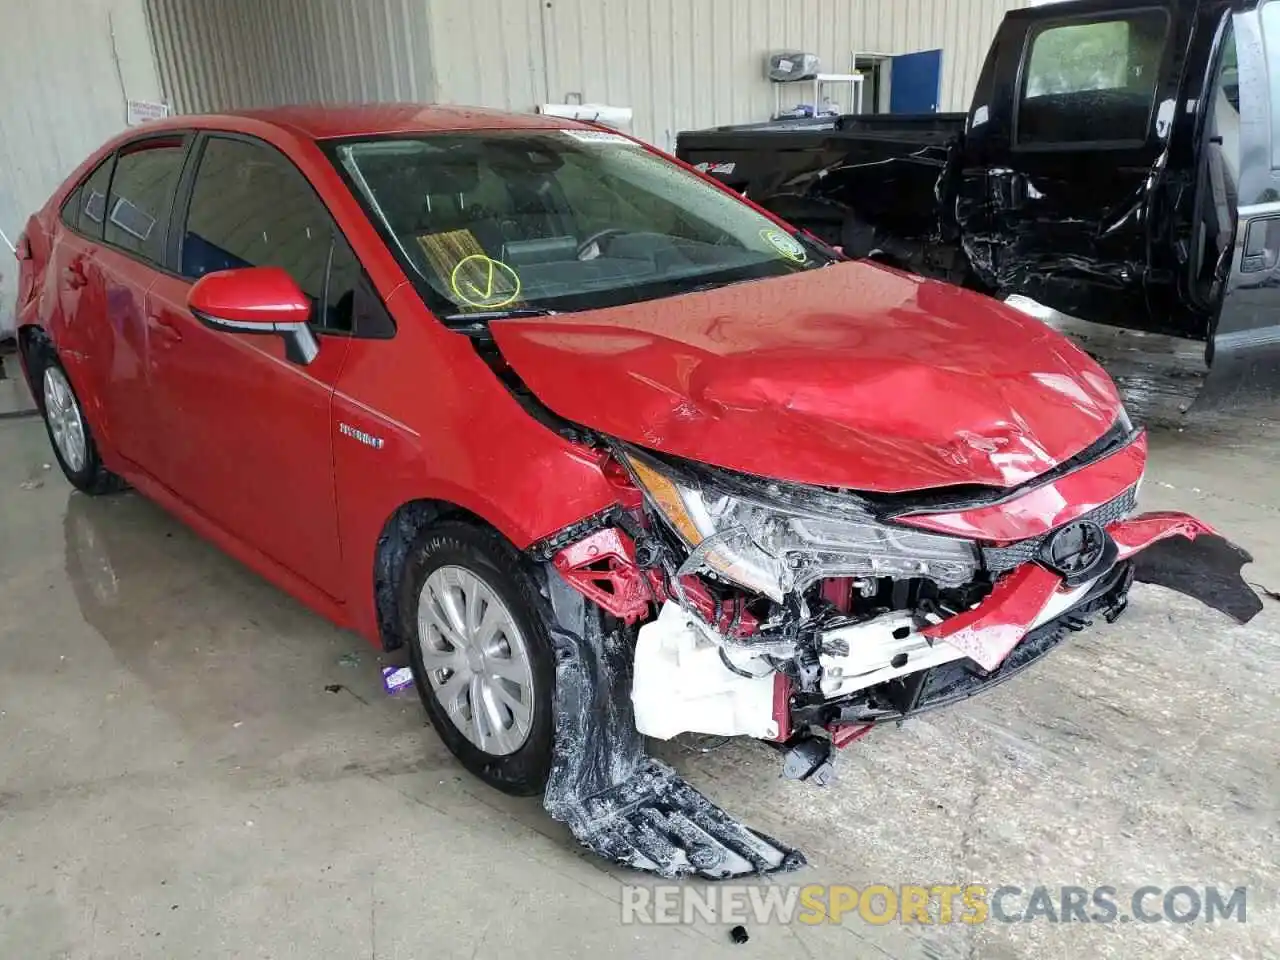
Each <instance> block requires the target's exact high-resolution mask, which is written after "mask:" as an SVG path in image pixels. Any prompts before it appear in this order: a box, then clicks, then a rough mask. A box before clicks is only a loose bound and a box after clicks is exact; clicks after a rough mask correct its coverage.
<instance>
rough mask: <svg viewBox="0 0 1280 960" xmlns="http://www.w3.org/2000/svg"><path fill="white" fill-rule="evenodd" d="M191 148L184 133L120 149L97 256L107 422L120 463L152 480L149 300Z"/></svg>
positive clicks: (99, 351)
mask: <svg viewBox="0 0 1280 960" xmlns="http://www.w3.org/2000/svg"><path fill="white" fill-rule="evenodd" d="M187 140H188V137H187V135H185V134H183V133H181V132H179V133H166V134H162V135H157V136H147V137H142V138H140V139H138V140H133V141H131V142H129V143H126V144H124V145H123V146H121V147H120V149H119V150H118V151H117V152H116V162H115V168H114V170H113V172H112V176H111V183H110V187H109V189H108V192H107V198H106V207H105V223H104V226H103V234H102V242H101V243H100V244H99V245H98V248H97V253H96V255H95V260H96V263H97V266H98V269H99V272H100V275H101V278H102V285H103V301H104V302H103V310H102V314H101V315H100V316H99V317H97V318H96V321H95V323H96V329H97V331H98V334H97V342H96V346H95V350H94V355H93V365H94V367H95V369H96V370H98V371H99V375H100V377H101V379H102V382H103V384H104V391H103V403H104V406H105V421H106V423H107V424H108V426H109V430H110V435H111V441H112V444H113V445H114V447H115V449H116V450H117V451H118V452H119V453H120V455H121V456H123V457H125V458H126V459H128V460H130V461H132V462H133V463H135V464H137V465H139V466H141V467H142V468H143V469H144V470H146V471H148V472H154V470H155V468H156V466H157V464H158V461H159V456H160V449H159V448H158V447H157V445H156V434H155V431H154V429H153V426H154V420H153V408H152V402H151V401H152V398H151V395H150V376H149V371H148V369H147V353H148V340H149V337H150V330H149V327H148V322H147V316H146V296H147V290H148V289H149V288H150V286H151V284H152V283H153V282H154V281H155V280H156V278H157V277H159V276H160V270H161V269H162V268H163V264H164V258H165V247H166V243H167V238H168V225H169V214H170V210H171V209H172V206H173V198H174V192H175V190H176V188H177V184H178V176H179V174H180V173H181V171H182V164H183V161H184V159H185V157H186V147H187Z"/></svg>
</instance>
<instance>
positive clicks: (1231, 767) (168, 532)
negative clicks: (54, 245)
mask: <svg viewBox="0 0 1280 960" xmlns="http://www.w3.org/2000/svg"><path fill="white" fill-rule="evenodd" d="M1278 441H1280V428H1277V427H1276V426H1275V425H1268V424H1263V423H1260V422H1258V421H1255V420H1248V419H1241V420H1237V421H1233V422H1225V423H1223V422H1220V423H1214V424H1196V423H1193V424H1192V425H1191V426H1189V427H1188V428H1187V429H1185V430H1184V431H1183V432H1177V431H1168V430H1166V431H1163V432H1160V433H1158V434H1156V435H1155V437H1154V438H1153V463H1152V467H1151V471H1150V474H1149V477H1148V481H1147V484H1146V486H1145V489H1144V491H1143V500H1144V506H1145V507H1146V508H1148V509H1153V508H1181V509H1187V510H1192V511H1194V512H1196V513H1197V514H1198V515H1199V516H1201V517H1203V518H1204V519H1206V520H1208V521H1210V522H1212V523H1215V524H1218V525H1220V527H1221V529H1222V530H1223V531H1224V532H1226V533H1227V534H1228V535H1230V536H1233V537H1235V538H1237V539H1238V540H1239V541H1240V542H1242V543H1244V544H1245V545H1247V546H1248V547H1249V548H1250V549H1251V550H1253V551H1254V553H1255V555H1256V557H1257V563H1256V564H1255V565H1254V566H1253V567H1252V568H1251V569H1249V573H1250V575H1251V579H1253V580H1255V581H1257V582H1259V583H1262V584H1267V585H1270V586H1271V587H1272V588H1273V589H1280V482H1277V478H1278V477H1280V442H1278ZM49 463H51V456H50V454H49V451H48V448H47V443H46V440H45V436H44V433H43V429H42V427H41V425H40V423H39V422H38V421H35V420H3V421H0V610H2V611H3V615H2V616H0V664H2V669H0V864H3V869H0V957H3V958H6V960H7V958H14V960H38V958H46V957H48V958H53V957H58V958H63V957H66V958H79V957H156V958H161V957H163V958H179V957H281V958H283V957H298V958H307V960H314V958H319V957H325V958H328V957H335V958H355V957H362V958H363V957H372V958H409V957H419V958H426V957H431V958H446V957H455V956H466V957H476V956H478V957H504V958H514V957H521V956H531V957H532V956H538V957H541V956H549V955H556V954H564V955H571V956H573V955H586V954H591V955H624V956H636V957H662V958H670V957H672V956H709V955H717V954H719V953H721V952H723V953H734V954H735V955H738V956H747V955H755V956H768V957H771V958H774V957H790V956H799V957H858V958H862V957H872V958H874V957H892V958H902V960H914V958H921V960H947V958H960V957H967V958H973V957H980V958H983V960H1004V958H1014V957H1034V958H1075V957H1126V958H1127V957H1141V958H1144V960H1157V958H1175V957H1176V958H1185V957H1215V958H1232V957H1234V958H1241V960H1243V958H1255V957H1263V958H1276V957H1280V920H1278V913H1277V885H1278V884H1280V863H1278V850H1280V843H1278V842H1277V841H1278V839H1280V838H1278V835H1277V831H1278V820H1280V768H1278V761H1277V758H1278V757H1280V698H1278V696H1277V691H1280V646H1278V645H1277V640H1278V639H1280V604H1277V603H1275V602H1272V601H1268V602H1267V608H1266V610H1265V611H1264V613H1263V614H1262V616H1260V617H1259V618H1258V619H1257V620H1256V621H1255V622H1254V623H1253V624H1252V625H1250V626H1249V627H1244V628H1241V627H1236V626H1234V625H1232V624H1230V623H1229V622H1228V621H1226V620H1225V619H1224V618H1221V617H1219V616H1217V615H1215V614H1213V613H1211V612H1209V611H1207V610H1204V609H1202V608H1200V607H1198V606H1197V605H1195V604H1194V603H1191V602H1189V601H1187V600H1185V599H1184V598H1182V597H1179V596H1177V595H1174V594H1171V593H1167V592H1164V591H1162V590H1159V589H1157V588H1153V587H1143V586H1139V587H1138V588H1136V589H1135V591H1134V594H1133V603H1132V606H1131V608H1130V611H1129V612H1128V614H1127V615H1126V617H1125V618H1124V619H1123V620H1122V621H1121V622H1120V623H1119V624H1117V625H1115V626H1114V627H1103V628H1101V629H1095V630H1093V631H1091V632H1088V633H1085V634H1083V635H1079V636H1076V637H1073V638H1072V639H1071V640H1070V641H1069V642H1068V643H1067V644H1066V645H1065V646H1064V647H1062V648H1061V649H1059V650H1057V651H1056V652H1054V653H1053V654H1052V655H1051V656H1050V657H1049V658H1048V659H1047V660H1046V661H1044V662H1042V663H1041V664H1040V665H1038V666H1037V667H1036V668H1035V669H1034V670H1032V671H1031V672H1029V673H1027V674H1024V675H1023V676H1022V677H1020V678H1018V679H1017V680H1016V681H1014V682H1011V683H1009V684H1006V685H1004V686H1002V687H1000V688H998V689H996V690H994V691H992V692H991V693H990V694H988V695H985V696H983V697H981V698H978V699H976V700H974V701H971V702H970V703H968V704H966V705H963V706H960V707H957V708H953V709H951V710H948V711H945V712H941V713H938V714H935V715H930V716H927V717H923V718H919V719H916V720H913V721H911V722H909V723H907V724H906V725H905V726H904V727H903V728H901V729H898V728H886V729H881V730H877V731H876V732H874V733H873V734H872V735H871V736H869V737H867V738H866V740H864V741H863V742H862V743H860V744H858V745H856V746H855V747H854V748H852V749H850V750H849V751H847V752H846V754H845V756H844V757H843V758H842V761H841V767H840V777H841V779H840V780H839V781H838V783H837V784H836V785H835V786H834V787H831V788H827V789H820V788H816V787H811V786H809V785H803V784H794V783H788V782H784V781H782V780H781V779H780V778H779V769H778V764H777V761H776V758H775V756H774V755H773V754H771V753H770V752H769V751H768V750H767V749H765V748H764V747H762V746H760V745H757V744H753V743H743V744H737V743H734V744H731V745H729V746H726V747H724V748H722V749H720V750H718V751H715V752H712V753H708V754H698V753H695V752H693V751H691V750H690V749H688V748H687V747H681V746H679V745H664V747H663V749H662V750H661V751H660V752H661V753H662V755H664V756H665V757H667V758H668V759H670V760H672V761H673V762H674V763H676V764H677V765H678V766H679V767H680V768H681V769H682V771H683V772H684V773H685V774H686V775H687V776H688V777H689V779H690V780H692V781H693V782H694V783H695V784H697V785H698V786H700V787H702V788H703V789H704V790H705V791H706V792H707V793H709V794H710V795H711V796H713V797H715V798H717V799H718V800H719V801H721V803H722V804H723V805H724V806H725V807H726V808H728V809H729V810H731V811H734V812H735V813H738V814H739V815H741V816H742V817H743V819H744V820H745V821H746V822H748V823H750V824H752V825H754V826H756V827H758V828H760V829H763V830H765V831H767V832H768V833H771V834H773V835H775V836H778V837H780V838H785V839H786V840H788V841H790V842H792V843H793V844H795V845H796V846H798V847H800V848H802V849H803V850H805V851H806V853H807V854H808V855H809V858H810V860H811V862H812V867H811V868H809V869H808V870H807V871H805V872H804V873H802V874H799V875H797V876H796V878H795V879H796V880H797V881H798V882H832V883H850V884H854V885H858V886H862V885H866V884H871V883H887V884H890V885H897V884H901V883H926V884H933V883H963V882H970V881H973V882H981V883H986V884H988V885H990V886H993V887H994V886H998V885H1001V884H1016V885H1019V886H1022V887H1024V888H1030V887H1032V886H1034V885H1036V884H1047V885H1054V886H1056V885H1061V884H1079V885H1082V886H1086V887H1092V886H1094V885H1097V884H1110V885H1113V886H1115V887H1118V888H1121V890H1122V891H1123V890H1131V889H1132V888H1135V887H1138V886H1140V885H1143V884H1147V883H1150V884H1154V885H1158V886H1162V887H1166V888H1167V887H1170V886H1173V885H1175V884H1178V883H1184V882H1185V883H1191V884H1196V885H1203V884H1206V883H1209V884H1222V885H1225V886H1227V887H1234V886H1237V885H1247V886H1248V887H1249V893H1248V897H1249V899H1248V922H1246V923H1244V924H1239V923H1236V922H1234V921H1232V922H1227V923H1219V924H1217V925H1214V926H1206V925H1203V924H1192V925H1187V926H1174V925H1171V924H1169V923H1163V924H1153V925H1150V926H1148V925H1141V924H1128V925H1124V926H1120V925H1111V926H1098V925H1087V926H1086V925H1081V924H1078V923H1076V924H1065V925H1050V924H1046V923H1044V922H1043V921H1037V922H1035V923H1031V924H1012V925H1009V924H1001V923H989V924H987V925H984V926H980V927H966V926H961V925H950V926H934V927H915V926H902V925H899V924H897V923H893V924H890V925H886V926H871V925H868V924H866V923H864V922H862V921H861V920H859V919H857V918H854V919H852V920H846V922H845V923H844V924H842V925H839V926H819V927H802V926H799V925H795V926H788V927H784V926H773V927H758V928H757V927H753V928H752V931H751V933H752V940H751V942H750V943H749V944H748V945H746V946H733V945H731V944H730V943H729V940H728V937H727V934H726V928H724V927H719V926H714V925H709V924H705V923H700V924H695V925H693V926H688V927H685V926H667V927H635V926H622V925H621V924H620V922H619V915H620V909H619V902H620V898H621V889H620V884H621V883H623V882H627V881H634V880H636V878H635V877H634V876H632V875H628V874H625V873H623V872H620V871H615V870H613V869H611V868H609V867H608V866H607V865H605V864H602V863H600V862H599V861H597V860H595V859H593V858H591V857H589V856H586V855H584V854H583V853H581V852H580V851H579V850H578V849H577V848H576V847H575V845H574V844H573V842H572V841H571V839H570V838H569V837H568V835H567V832H566V831H565V830H564V829H562V828H561V827H560V826H559V825H557V824H555V823H553V822H551V821H550V820H549V819H547V817H546V816H545V815H544V814H543V812H542V810H541V808H540V805H539V804H538V802H537V801H532V800H528V801H521V800H513V799H511V798H508V797H505V796H503V795H501V794H498V793H496V792H494V791H492V790H489V789H487V788H485V787H484V786H482V785H481V784H480V783H479V782H477V781H475V780H474V779H472V778H471V777H470V776H468V775H467V774H465V773H464V772H463V771H462V770H461V769H460V768H459V766H458V765H457V764H456V763H455V762H454V761H453V759H452V757H451V756H450V755H449V754H448V753H447V752H446V751H445V750H444V748H443V747H442V746H441V744H440V742H439V740H438V739H437V738H436V736H435V735H434V734H433V733H432V731H431V730H430V729H428V728H427V727H426V726H425V724H424V720H423V715H422V712H421V709H420V707H419V705H418V704H417V702H416V700H415V698H414V697H413V695H412V694H409V695H405V696H400V697H389V696H387V695H386V694H385V693H383V692H382V690H381V688H380V683H379V679H380V678H379V666H380V657H379V655H378V654H377V653H376V652H375V651H373V650H372V649H370V648H368V647H366V646H365V645H364V643H363V641H361V640H359V639H358V638H356V637H354V636H352V635H349V634H346V633H343V632H340V631H337V630H335V629H333V628H332V627H330V626H329V625H328V624H326V623H325V622H323V621H321V620H320V619H319V618H318V617H316V616H314V615H313V614H311V613H310V612H308V611H307V610H305V609H303V608H302V607H301V606H300V605H299V604H297V603H295V602H294V601H293V600H291V599H290V598H288V597H286V596H285V595H283V594H281V593H279V592H278V591H276V590H275V589H274V588H272V587H270V586H268V585H267V584H266V583H264V582H262V581H261V580H259V579H258V578H257V577H255V576H254V575H253V574H251V573H249V572H248V571H247V570H245V569H243V568H242V567H240V566H239V565H238V564H236V563H235V562H233V561H232V560H230V559H228V558H226V557H225V556H223V555H222V554H220V553H219V552H218V551H216V550H215V549H213V548H212V547H210V546H208V545H207V544H205V543H203V542H202V541H200V540H198V539H197V538H196V537H195V536H194V535H192V534H191V533H189V532H187V531H186V530H185V529H184V528H183V527H181V526H179V525H178V524H177V523H176V522H174V521H173V520H171V519H170V518H169V517H168V516H166V515H165V514H163V513H162V512H161V511H160V510H159V509H158V508H156V507H154V506H152V505H151V504H149V503H147V502H145V501H143V500H141V499H140V498H138V497H137V496H136V495H133V494H127V495H123V496H118V497H113V498H108V499H97V500H92V499H88V498H85V497H83V496H81V495H79V494H73V493H72V492H71V490H70V487H69V486H68V485H67V484H66V483H65V481H64V480H63V478H62V476H61V475H60V474H59V473H58V471H57V470H56V468H54V469H49V468H48V467H47V466H46V465H47V464H49ZM353 658H356V662H355V663H354V665H352V662H351V661H352V659H353ZM331 684H341V685H342V686H343V689H342V690H341V691H340V692H338V693H331V692H326V690H325V687H326V685H331Z"/></svg>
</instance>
